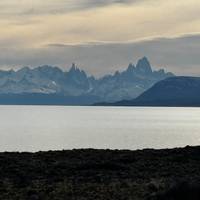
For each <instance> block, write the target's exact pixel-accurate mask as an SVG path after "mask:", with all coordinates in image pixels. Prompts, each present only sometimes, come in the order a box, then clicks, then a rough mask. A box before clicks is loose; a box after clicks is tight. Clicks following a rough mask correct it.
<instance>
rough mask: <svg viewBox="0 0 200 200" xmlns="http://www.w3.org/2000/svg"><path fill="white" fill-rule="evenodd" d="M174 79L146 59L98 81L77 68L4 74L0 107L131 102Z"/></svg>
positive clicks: (0, 82)
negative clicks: (159, 83)
mask: <svg viewBox="0 0 200 200" xmlns="http://www.w3.org/2000/svg"><path fill="white" fill-rule="evenodd" d="M173 76H174V75H173V74H172V73H170V72H165V71H164V69H160V70H158V71H153V70H152V67H151V65H150V63H149V61H148V59H147V58H146V57H143V58H142V59H140V60H139V61H138V62H137V64H136V66H134V65H133V64H132V63H130V64H129V66H128V68H127V69H126V70H124V71H122V72H119V71H116V72H115V73H114V74H112V75H105V76H104V77H102V78H98V79H97V78H95V77H93V76H88V75H87V74H86V73H85V72H84V71H83V70H80V69H79V68H77V67H76V65H75V64H72V67H71V69H70V70H69V71H67V72H64V71H62V70H61V69H60V68H58V67H52V66H47V65H46V66H40V67H36V68H34V69H31V68H29V67H24V68H22V69H20V70H18V71H14V70H10V71H3V70H1V71H0V104H25V105H29V104H30V105H31V104H36V105H40V104H41V105H89V104H93V103H96V102H116V101H121V100H124V99H126V100H131V99H134V98H136V97H138V96H139V95H141V94H142V93H143V92H144V91H146V90H147V89H149V88H150V87H152V86H153V85H154V84H155V83H157V82H158V81H160V80H163V79H166V78H167V77H173Z"/></svg>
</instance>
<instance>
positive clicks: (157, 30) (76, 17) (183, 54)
mask: <svg viewBox="0 0 200 200" xmlns="http://www.w3.org/2000/svg"><path fill="white" fill-rule="evenodd" d="M0 10H1V12H0V32H1V34H0V51H1V54H0V68H11V67H21V66H24V65H31V66H37V65H42V64H54V65H59V66H62V67H64V66H65V67H66V66H69V65H70V64H71V62H77V63H78V64H80V65H81V67H83V68H84V69H86V70H87V71H89V72H90V73H93V74H98V75H101V74H104V73H105V72H107V71H109V72H113V71H115V70H117V69H122V67H124V66H126V65H127V64H128V62H131V61H135V60H137V59H138V58H139V57H142V56H144V55H146V56H149V58H150V59H151V60H152V62H153V64H155V66H164V67H166V68H167V69H168V70H170V71H173V72H176V73H178V74H196V75H200V72H199V67H198V66H200V61H199V58H198V57H199V56H198V52H199V50H200V49H199V47H198V44H199V41H200V40H199V33H200V13H199V10H200V1H199V0H190V1H188V0H177V1H174V0H168V1H165V0H156V1H155V0H45V1H41V0H1V1H0ZM186 34H191V36H181V37H180V35H186ZM55 44H57V45H55Z"/></svg>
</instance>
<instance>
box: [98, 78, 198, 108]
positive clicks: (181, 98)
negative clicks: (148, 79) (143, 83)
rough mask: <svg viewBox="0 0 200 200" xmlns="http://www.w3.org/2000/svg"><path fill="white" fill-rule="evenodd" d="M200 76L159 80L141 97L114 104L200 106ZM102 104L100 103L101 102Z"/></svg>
mask: <svg viewBox="0 0 200 200" xmlns="http://www.w3.org/2000/svg"><path fill="white" fill-rule="evenodd" d="M199 91H200V78H199V77H184V76H176V77H170V78H167V79H165V80H162V81H159V82H158V83H156V84H155V85H154V86H152V87H151V88H150V89H148V90H147V91H145V92H144V93H143V94H141V95H140V96H139V97H137V98H135V99H134V100H130V101H126V100H124V101H119V102H116V103H113V104H108V103H101V105H113V106H200V95H199ZM99 105H100V104H99Z"/></svg>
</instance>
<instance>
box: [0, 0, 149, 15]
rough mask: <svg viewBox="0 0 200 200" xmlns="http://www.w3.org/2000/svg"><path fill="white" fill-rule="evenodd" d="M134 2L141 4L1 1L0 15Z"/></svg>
mask: <svg viewBox="0 0 200 200" xmlns="http://www.w3.org/2000/svg"><path fill="white" fill-rule="evenodd" d="M147 1H148V0H147ZM136 2H141V0H46V1H41V0H34V1H33V0H1V1H0V9H1V12H0V15H1V16H12V15H14V16H16V15H18V16H19V15H21V16H23V15H38V14H40V15H41V14H42V15H44V14H61V13H68V12H72V11H78V10H85V9H91V8H98V7H102V6H109V5H113V4H132V3H136Z"/></svg>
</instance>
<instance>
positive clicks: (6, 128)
mask: <svg viewBox="0 0 200 200" xmlns="http://www.w3.org/2000/svg"><path fill="white" fill-rule="evenodd" d="M199 144H200V108H153V107H64V106H63V107H62V106H0V151H39V150H62V149H73V148H98V149H107V148H109V149H133V150H134V149H143V148H171V147H183V146H186V145H199Z"/></svg>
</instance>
